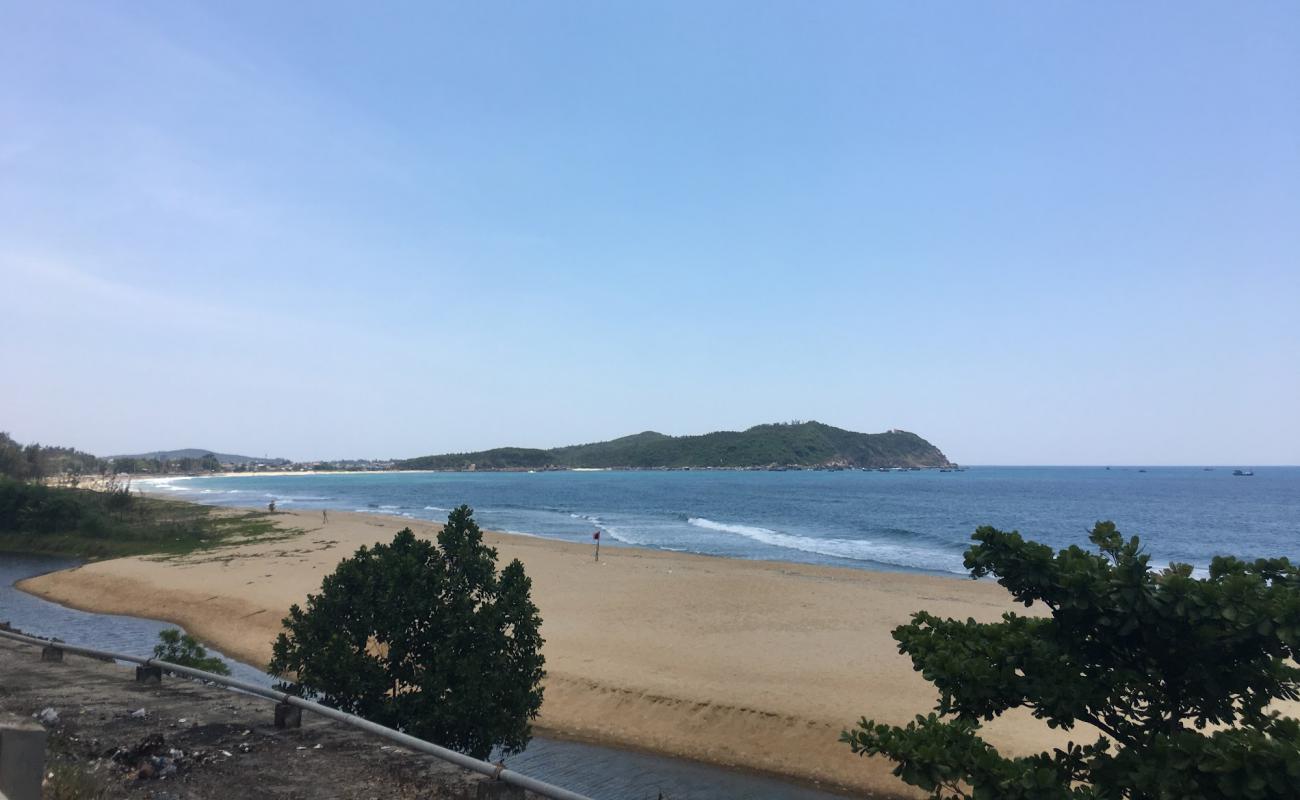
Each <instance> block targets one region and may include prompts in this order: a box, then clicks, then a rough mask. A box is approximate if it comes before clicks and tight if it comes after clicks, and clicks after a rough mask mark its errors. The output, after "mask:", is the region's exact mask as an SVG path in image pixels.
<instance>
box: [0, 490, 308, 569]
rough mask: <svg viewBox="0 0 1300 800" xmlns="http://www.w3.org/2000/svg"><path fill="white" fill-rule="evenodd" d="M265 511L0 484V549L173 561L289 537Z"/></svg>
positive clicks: (293, 533) (291, 532)
mask: <svg viewBox="0 0 1300 800" xmlns="http://www.w3.org/2000/svg"><path fill="white" fill-rule="evenodd" d="M275 516H276V515H275V514H272V513H270V512H267V511H256V510H242V509H224V508H215V507H212V506H201V505H196V504H194V503H183V502H178V501H175V500H161V499H157V498H152V497H144V496H142V495H138V494H130V493H123V492H95V491H91V490H88V489H70V488H60V487H51V486H41V485H38V484H29V483H22V482H18V481H10V480H2V481H0V551H10V552H22V553H42V554H49V555H63V556H74V557H77V558H83V559H89V560H96V559H105V558H119V557H122V556H134V555H162V556H180V555H187V554H189V553H194V552H196V551H204V550H209V549H212V548H216V547H220V546H224V545H233V544H246V543H249V542H262V541H276V540H280V539H288V538H292V537H293V536H296V535H298V534H299V533H300V531H298V530H296V529H287V528H280V527H278V526H277V525H276V523H275V519H274V517H275Z"/></svg>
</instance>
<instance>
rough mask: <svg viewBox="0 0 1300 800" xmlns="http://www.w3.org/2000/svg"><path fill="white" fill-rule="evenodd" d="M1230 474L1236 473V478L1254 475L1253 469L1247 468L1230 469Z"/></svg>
mask: <svg viewBox="0 0 1300 800" xmlns="http://www.w3.org/2000/svg"><path fill="white" fill-rule="evenodd" d="M1232 474H1233V475H1236V476H1237V477H1238V478H1249V477H1252V476H1254V474H1255V473H1254V471H1252V470H1248V469H1234V470H1233V471H1232Z"/></svg>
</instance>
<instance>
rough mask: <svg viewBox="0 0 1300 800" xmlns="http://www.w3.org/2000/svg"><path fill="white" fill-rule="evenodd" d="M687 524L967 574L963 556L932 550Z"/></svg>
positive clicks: (808, 549) (853, 557)
mask: <svg viewBox="0 0 1300 800" xmlns="http://www.w3.org/2000/svg"><path fill="white" fill-rule="evenodd" d="M686 521H687V522H688V523H689V524H691V525H694V526H695V527H697V528H703V529H705V530H709V531H717V532H719V533H730V534H734V535H736V536H743V537H745V538H746V539H750V540H752V541H755V542H761V543H763V544H766V545H770V546H772V547H780V548H784V549H787V550H798V551H801V552H804V553H814V554H816V555H821V556H831V557H832V558H844V559H848V560H850V561H870V562H874V563H876V564H889V565H892V566H898V567H910V568H912V569H926V570H942V571H944V572H952V573H954V574H958V575H963V574H965V573H966V569H965V567H964V566H963V565H962V557H961V556H960V555H957V554H956V553H952V552H946V551H943V550H938V549H935V548H930V547H916V546H914V545H908V544H903V543H899V542H881V541H873V540H870V539H833V538H827V539H817V538H814V537H811V536H798V535H796V534H790V533H781V532H780V531H774V530H772V529H771V528H760V527H758V526H756V525H737V524H734V523H727V522H715V521H713V520H711V519H705V518H704V517H690V518H689V519H687V520H686Z"/></svg>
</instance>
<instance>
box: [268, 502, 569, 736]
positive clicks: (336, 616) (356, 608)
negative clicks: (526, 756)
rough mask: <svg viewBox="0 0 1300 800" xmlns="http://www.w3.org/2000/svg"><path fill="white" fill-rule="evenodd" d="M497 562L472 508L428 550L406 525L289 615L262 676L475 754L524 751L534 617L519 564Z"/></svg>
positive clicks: (451, 520)
mask: <svg viewBox="0 0 1300 800" xmlns="http://www.w3.org/2000/svg"><path fill="white" fill-rule="evenodd" d="M496 555H497V554H496V550H495V549H493V548H491V547H488V546H487V545H485V544H484V543H483V535H482V532H481V531H480V530H479V528H478V525H477V524H476V523H475V522H474V520H473V516H472V512H471V510H470V509H469V507H468V506H461V507H459V508H457V509H455V510H454V511H452V512H451V514H450V515H448V517H447V524H446V525H445V526H444V527H443V529H442V531H441V532H440V533H439V534H438V541H437V544H436V545H435V544H434V543H432V542H428V541H425V540H422V539H417V538H416V537H415V535H414V534H413V533H412V532H411V530H410V529H409V528H407V529H404V530H402V531H400V532H399V533H398V534H397V535H396V536H395V537H394V538H393V541H392V542H391V543H390V544H378V545H375V546H374V547H373V548H366V547H362V548H361V549H359V550H358V551H357V552H356V554H355V555H354V556H352V557H351V558H348V559H345V560H343V561H342V562H340V563H339V565H338V568H337V569H336V570H335V572H334V573H333V574H331V575H329V576H328V577H326V578H325V580H324V581H323V583H322V584H321V591H320V593H319V594H313V595H308V597H307V606H306V608H301V607H299V606H297V605H294V606H293V607H292V608H291V609H290V611H289V616H288V617H286V618H285V620H284V625H285V628H286V632H285V633H282V634H281V635H280V636H279V638H278V639H277V641H276V643H275V648H274V657H273V659H272V661H271V664H270V667H269V670H270V672H271V673H272V674H275V675H279V676H281V677H282V678H285V679H287V680H288V679H291V683H289V688H290V689H291V690H293V691H296V692H299V693H301V694H303V695H306V696H309V697H315V698H319V699H320V700H321V701H322V702H324V703H326V704H327V705H330V706H333V707H335V708H339V709H342V710H344V711H348V712H351V713H354V714H358V715H360V716H363V717H365V718H366V719H369V720H373V721H375V722H379V723H381V724H384V725H388V726H390V727H394V728H399V729H401V730H404V731H406V732H407V733H409V734H411V735H414V736H418V737H421V738H424V739H428V740H430V741H434V742H437V743H439V744H441V745H443V746H445V747H451V748H454V749H457V750H460V751H462V752H466V753H469V754H470V755H473V756H475V757H478V758H486V757H487V756H488V755H489V753H490V752H491V751H492V749H493V748H494V747H500V748H501V749H502V750H503V751H504V752H506V753H510V752H517V751H519V750H522V749H523V748H524V746H525V745H526V744H527V743H528V740H529V738H530V736H531V727H530V725H529V721H530V720H532V719H533V718H534V717H536V716H537V712H538V710H539V709H540V708H541V703H542V688H541V679H542V676H543V675H544V674H545V673H544V672H543V669H542V668H543V658H542V654H541V645H542V637H541V633H540V627H541V619H540V617H539V616H538V614H537V607H536V606H535V605H533V602H532V599H531V597H530V590H531V581H530V580H529V578H528V577H527V576H526V575H525V574H524V567H523V565H522V564H521V563H520V562H519V561H512V562H510V564H508V565H507V566H506V567H505V568H504V569H502V570H501V571H500V573H498V572H497V569H496Z"/></svg>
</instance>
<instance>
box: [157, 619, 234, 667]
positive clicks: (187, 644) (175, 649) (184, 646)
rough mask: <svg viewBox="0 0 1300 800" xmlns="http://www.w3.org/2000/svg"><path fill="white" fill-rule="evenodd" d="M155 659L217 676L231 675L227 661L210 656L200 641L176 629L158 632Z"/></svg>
mask: <svg viewBox="0 0 1300 800" xmlns="http://www.w3.org/2000/svg"><path fill="white" fill-rule="evenodd" d="M153 657H154V658H156V659H159V660H161V661H166V662H168V663H169V664H178V665H180V666H182V667H193V668H194V669H201V670H203V671H204V672H211V673H213V674H216V675H229V674H230V667H228V666H227V665H226V662H225V661H222V660H221V659H220V658H218V657H217V656H210V655H208V649H207V648H206V647H204V646H203V645H202V644H201V643H200V642H199V640H198V639H195V638H194V637H193V636H190V635H189V634H188V633H181V632H180V631H179V630H178V629H176V628H167V629H165V630H162V631H159V632H158V644H156V645H154V648H153Z"/></svg>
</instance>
